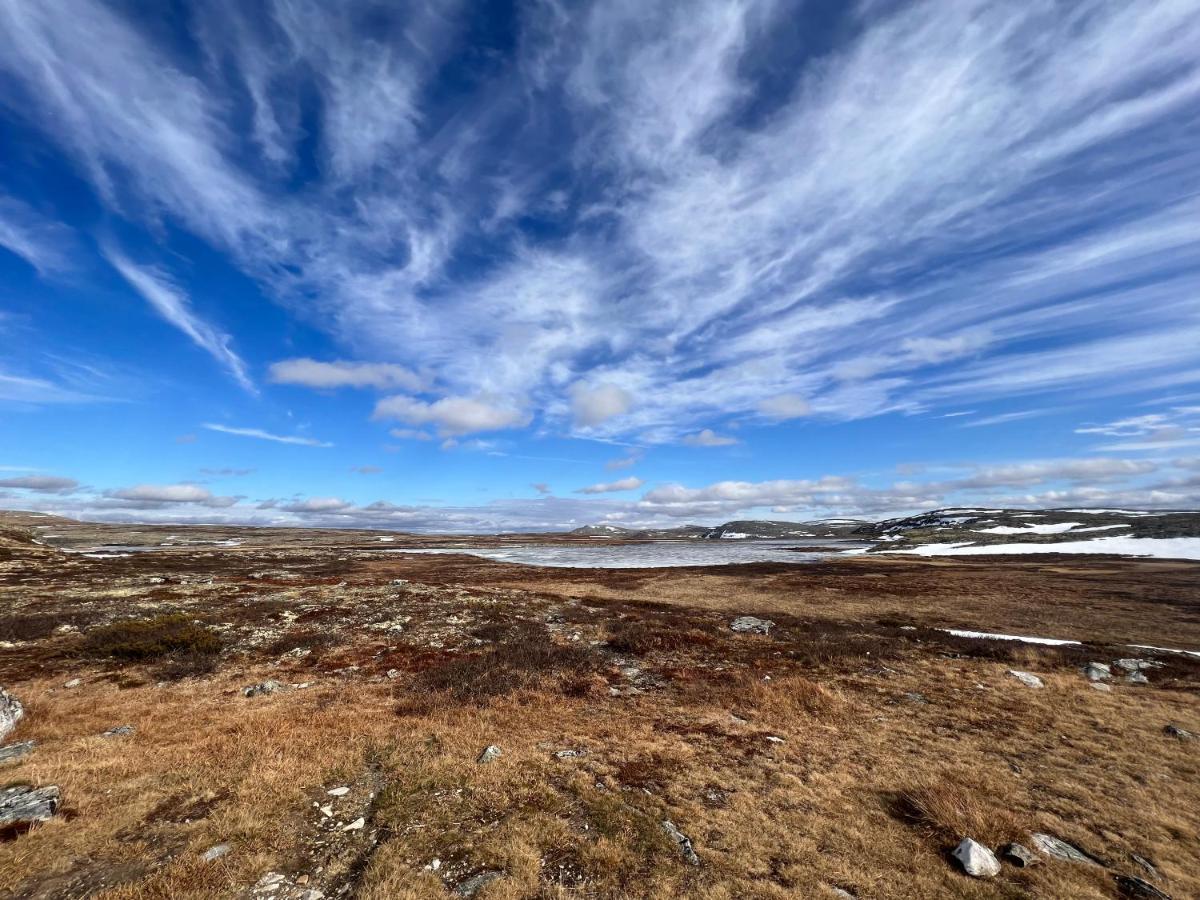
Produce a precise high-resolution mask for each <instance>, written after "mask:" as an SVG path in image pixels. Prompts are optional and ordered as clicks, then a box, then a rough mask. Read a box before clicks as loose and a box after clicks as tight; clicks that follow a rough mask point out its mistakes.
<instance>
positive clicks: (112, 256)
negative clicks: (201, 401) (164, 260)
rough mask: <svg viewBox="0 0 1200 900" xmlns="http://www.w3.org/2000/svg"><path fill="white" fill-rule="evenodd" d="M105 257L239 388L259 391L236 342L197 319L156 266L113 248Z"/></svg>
mask: <svg viewBox="0 0 1200 900" xmlns="http://www.w3.org/2000/svg"><path fill="white" fill-rule="evenodd" d="M105 255H106V256H107V257H108V261H109V262H110V263H112V266H113V268H115V269H116V270H117V271H118V272H119V273H120V274H121V277H122V278H124V279H125V280H126V281H127V282H129V284H130V286H131V287H132V288H133V289H134V290H135V291H137V292H138V293H139V294H141V295H142V297H143V298H145V300H146V302H148V303H149V304H150V305H151V306H152V307H153V308H154V311H155V312H157V313H158V314H159V315H160V316H161V317H162V318H163V319H165V320H166V321H167V322H168V323H169V324H171V325H173V326H174V327H176V328H178V329H179V330H180V331H182V332H183V333H184V334H186V335H187V336H188V337H189V338H190V339H191V340H192V342H193V343H194V344H195V345H196V346H198V347H200V348H201V349H202V350H204V351H205V352H206V353H208V354H209V355H210V356H211V357H212V358H213V359H215V360H216V361H217V362H218V363H220V364H221V365H222V366H223V367H224V368H225V370H226V371H227V372H228V373H229V374H230V375H232V376H233V377H234V379H235V380H236V381H237V382H238V384H240V385H241V386H242V387H244V388H245V389H246V390H248V391H250V392H252V393H253V392H254V391H255V390H256V388H255V387H254V382H252V381H251V380H250V376H249V374H248V373H247V372H246V364H245V363H244V362H243V361H242V358H241V357H240V356H238V355H237V354H236V353H235V352H234V351H233V350H232V349H231V348H230V346H229V345H230V344H231V343H232V341H233V338H231V337H230V336H229V335H227V334H224V333H223V332H221V331H219V330H218V329H216V328H214V327H213V326H212V325H210V324H209V323H208V322H205V321H204V320H203V319H201V318H200V317H199V316H198V315H196V313H195V311H194V310H193V309H192V304H191V301H190V300H189V298H188V296H187V294H185V293H184V292H183V289H182V288H180V287H179V285H177V284H176V283H175V282H174V281H172V280H171V277H170V276H169V275H167V273H166V272H164V271H162V270H161V269H157V268H155V267H153V266H140V265H137V264H135V263H133V262H131V261H130V260H129V259H128V258H127V257H125V256H124V255H123V254H122V253H120V252H119V251H118V250H116V249H115V248H113V247H108V248H106V249H105Z"/></svg>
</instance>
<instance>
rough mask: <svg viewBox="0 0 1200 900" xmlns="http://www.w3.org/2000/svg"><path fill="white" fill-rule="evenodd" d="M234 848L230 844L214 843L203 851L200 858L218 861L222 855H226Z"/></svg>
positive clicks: (207, 860) (205, 860) (206, 860)
mask: <svg viewBox="0 0 1200 900" xmlns="http://www.w3.org/2000/svg"><path fill="white" fill-rule="evenodd" d="M231 849H232V848H231V847H230V846H229V845H228V844H214V845H213V846H211V847H209V848H208V849H207V850H205V851H204V852H203V853H201V854H200V859H202V860H203V861H204V862H216V861H217V860H218V859H220V858H221V857H222V856H225V855H226V854H227V853H229V851H230V850H231Z"/></svg>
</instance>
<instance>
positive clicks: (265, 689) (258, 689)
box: [242, 681, 283, 697]
mask: <svg viewBox="0 0 1200 900" xmlns="http://www.w3.org/2000/svg"><path fill="white" fill-rule="evenodd" d="M282 687H283V685H282V684H280V683H279V682H278V681H261V682H259V683H258V684H252V685H250V686H249V687H244V688H242V696H243V697H257V696H259V695H260V694H273V693H275V692H276V691H278V690H280V689H281V688H282Z"/></svg>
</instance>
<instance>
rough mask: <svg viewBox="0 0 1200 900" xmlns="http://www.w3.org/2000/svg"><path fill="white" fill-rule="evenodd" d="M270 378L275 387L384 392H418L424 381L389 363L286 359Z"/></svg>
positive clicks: (272, 367) (276, 367)
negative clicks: (285, 385) (377, 390)
mask: <svg viewBox="0 0 1200 900" xmlns="http://www.w3.org/2000/svg"><path fill="white" fill-rule="evenodd" d="M270 378H271V381H272V382H274V383H275V384H295V385H300V386H302V387H310V388H318V389H330V388H340V387H355V388H362V387H372V388H377V389H379V390H381V391H383V390H396V389H400V390H407V391H419V390H421V389H423V388H424V387H425V379H423V378H421V377H420V376H419V375H417V374H416V373H414V372H412V371H411V370H409V369H406V368H405V367H404V366H397V365H392V364H389V363H362V362H344V361H334V362H319V361H317V360H315V359H307V358H300V359H285V360H280V361H279V362H276V363H272V364H271V368H270Z"/></svg>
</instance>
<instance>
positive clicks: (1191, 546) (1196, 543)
mask: <svg viewBox="0 0 1200 900" xmlns="http://www.w3.org/2000/svg"><path fill="white" fill-rule="evenodd" d="M880 552H881V553H912V554H915V555H917V556H981V555H987V554H1011V553H1109V554H1115V555H1118V556H1151V557H1154V558H1156V559H1200V538H1194V537H1185V538H1135V537H1127V536H1125V535H1113V536H1111V537H1101V538H1092V539H1091V540H1086V541H1060V542H1058V543H1055V544H1020V543H1014V544H984V545H975V544H970V543H968V544H923V545H922V546H920V547H911V548H909V549H907V550H881V551H880Z"/></svg>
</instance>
